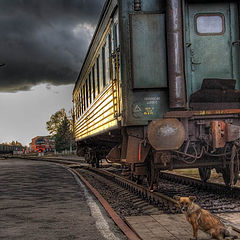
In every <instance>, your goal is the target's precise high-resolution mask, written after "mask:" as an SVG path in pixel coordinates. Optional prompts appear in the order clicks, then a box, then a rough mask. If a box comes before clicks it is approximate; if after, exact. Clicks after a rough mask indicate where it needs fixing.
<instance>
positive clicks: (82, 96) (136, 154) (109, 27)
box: [73, 0, 240, 188]
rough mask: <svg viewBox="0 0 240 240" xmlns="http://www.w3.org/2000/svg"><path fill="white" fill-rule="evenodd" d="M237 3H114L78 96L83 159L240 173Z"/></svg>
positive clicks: (146, 171) (141, 168)
mask: <svg viewBox="0 0 240 240" xmlns="http://www.w3.org/2000/svg"><path fill="white" fill-rule="evenodd" d="M239 6H240V1H234V0H232V1H231V0H230V1H215V0H208V1H204V0H195V1H192V0H168V1H166V0H141V1H140V0H108V1H106V3H105V6H104V9H103V11H102V14H101V17H100V20H99V23H98V26H97V28H96V31H95V34H94V36H93V39H92V42H91V44H90V47H89V50H88V53H87V56H86V58H85V61H84V64H83V66H82V69H81V71H80V74H79V76H78V80H77V82H76V84H75V88H74V91H73V104H74V116H75V119H74V133H75V139H76V142H77V145H78V154H79V155H80V156H85V158H86V160H87V161H88V162H90V163H92V164H93V165H96V166H98V163H99V160H100V159H101V158H107V160H108V161H110V162H118V163H122V164H124V165H126V166H128V167H129V168H130V169H131V174H132V176H133V177H135V178H136V179H138V180H139V181H141V180H142V179H143V178H145V177H147V179H148V182H149V186H150V187H151V188H152V187H153V185H154V184H155V183H156V182H157V179H158V173H159V171H160V170H167V169H170V170H171V169H177V168H198V169H199V173H200V176H201V178H202V180H204V181H206V180H208V179H209V177H210V174H211V169H213V168H215V169H216V170H217V171H218V172H220V173H222V175H223V178H224V181H225V183H226V184H227V185H234V184H235V183H236V182H237V179H238V174H239V147H240V141H239V139H240V91H239V46H240V40H239V39H240V38H239V8H240V7H239Z"/></svg>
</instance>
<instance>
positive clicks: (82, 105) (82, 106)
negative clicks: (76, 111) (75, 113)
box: [81, 88, 84, 114]
mask: <svg viewBox="0 0 240 240" xmlns="http://www.w3.org/2000/svg"><path fill="white" fill-rule="evenodd" d="M83 95H84V94H83V88H82V89H81V100H82V104H81V113H82V114H83V111H84V110H83V108H84V102H83V101H84V100H83Z"/></svg>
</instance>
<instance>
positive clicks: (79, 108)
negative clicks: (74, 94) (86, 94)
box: [78, 92, 82, 117]
mask: <svg viewBox="0 0 240 240" xmlns="http://www.w3.org/2000/svg"><path fill="white" fill-rule="evenodd" d="M81 101H82V100H81V94H80V92H79V94H78V117H80V116H81Z"/></svg>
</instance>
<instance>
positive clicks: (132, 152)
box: [126, 136, 141, 163]
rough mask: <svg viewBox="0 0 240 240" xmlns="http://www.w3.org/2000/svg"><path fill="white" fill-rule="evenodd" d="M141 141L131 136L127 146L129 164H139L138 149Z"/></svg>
mask: <svg viewBox="0 0 240 240" xmlns="http://www.w3.org/2000/svg"><path fill="white" fill-rule="evenodd" d="M140 141H141V139H139V138H136V137H132V136H129V137H128V146H127V158H126V161H127V163H137V162H139V159H138V147H139V143H140Z"/></svg>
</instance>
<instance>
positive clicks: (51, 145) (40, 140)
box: [29, 136, 55, 152]
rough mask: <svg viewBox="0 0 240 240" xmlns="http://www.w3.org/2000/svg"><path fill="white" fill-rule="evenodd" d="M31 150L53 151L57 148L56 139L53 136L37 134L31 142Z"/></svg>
mask: <svg viewBox="0 0 240 240" xmlns="http://www.w3.org/2000/svg"><path fill="white" fill-rule="evenodd" d="M29 146H30V148H31V152H53V151H54V150H55V139H54V138H53V137H51V136H37V137H35V138H33V139H32V142H31V143H30V144H29Z"/></svg>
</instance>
